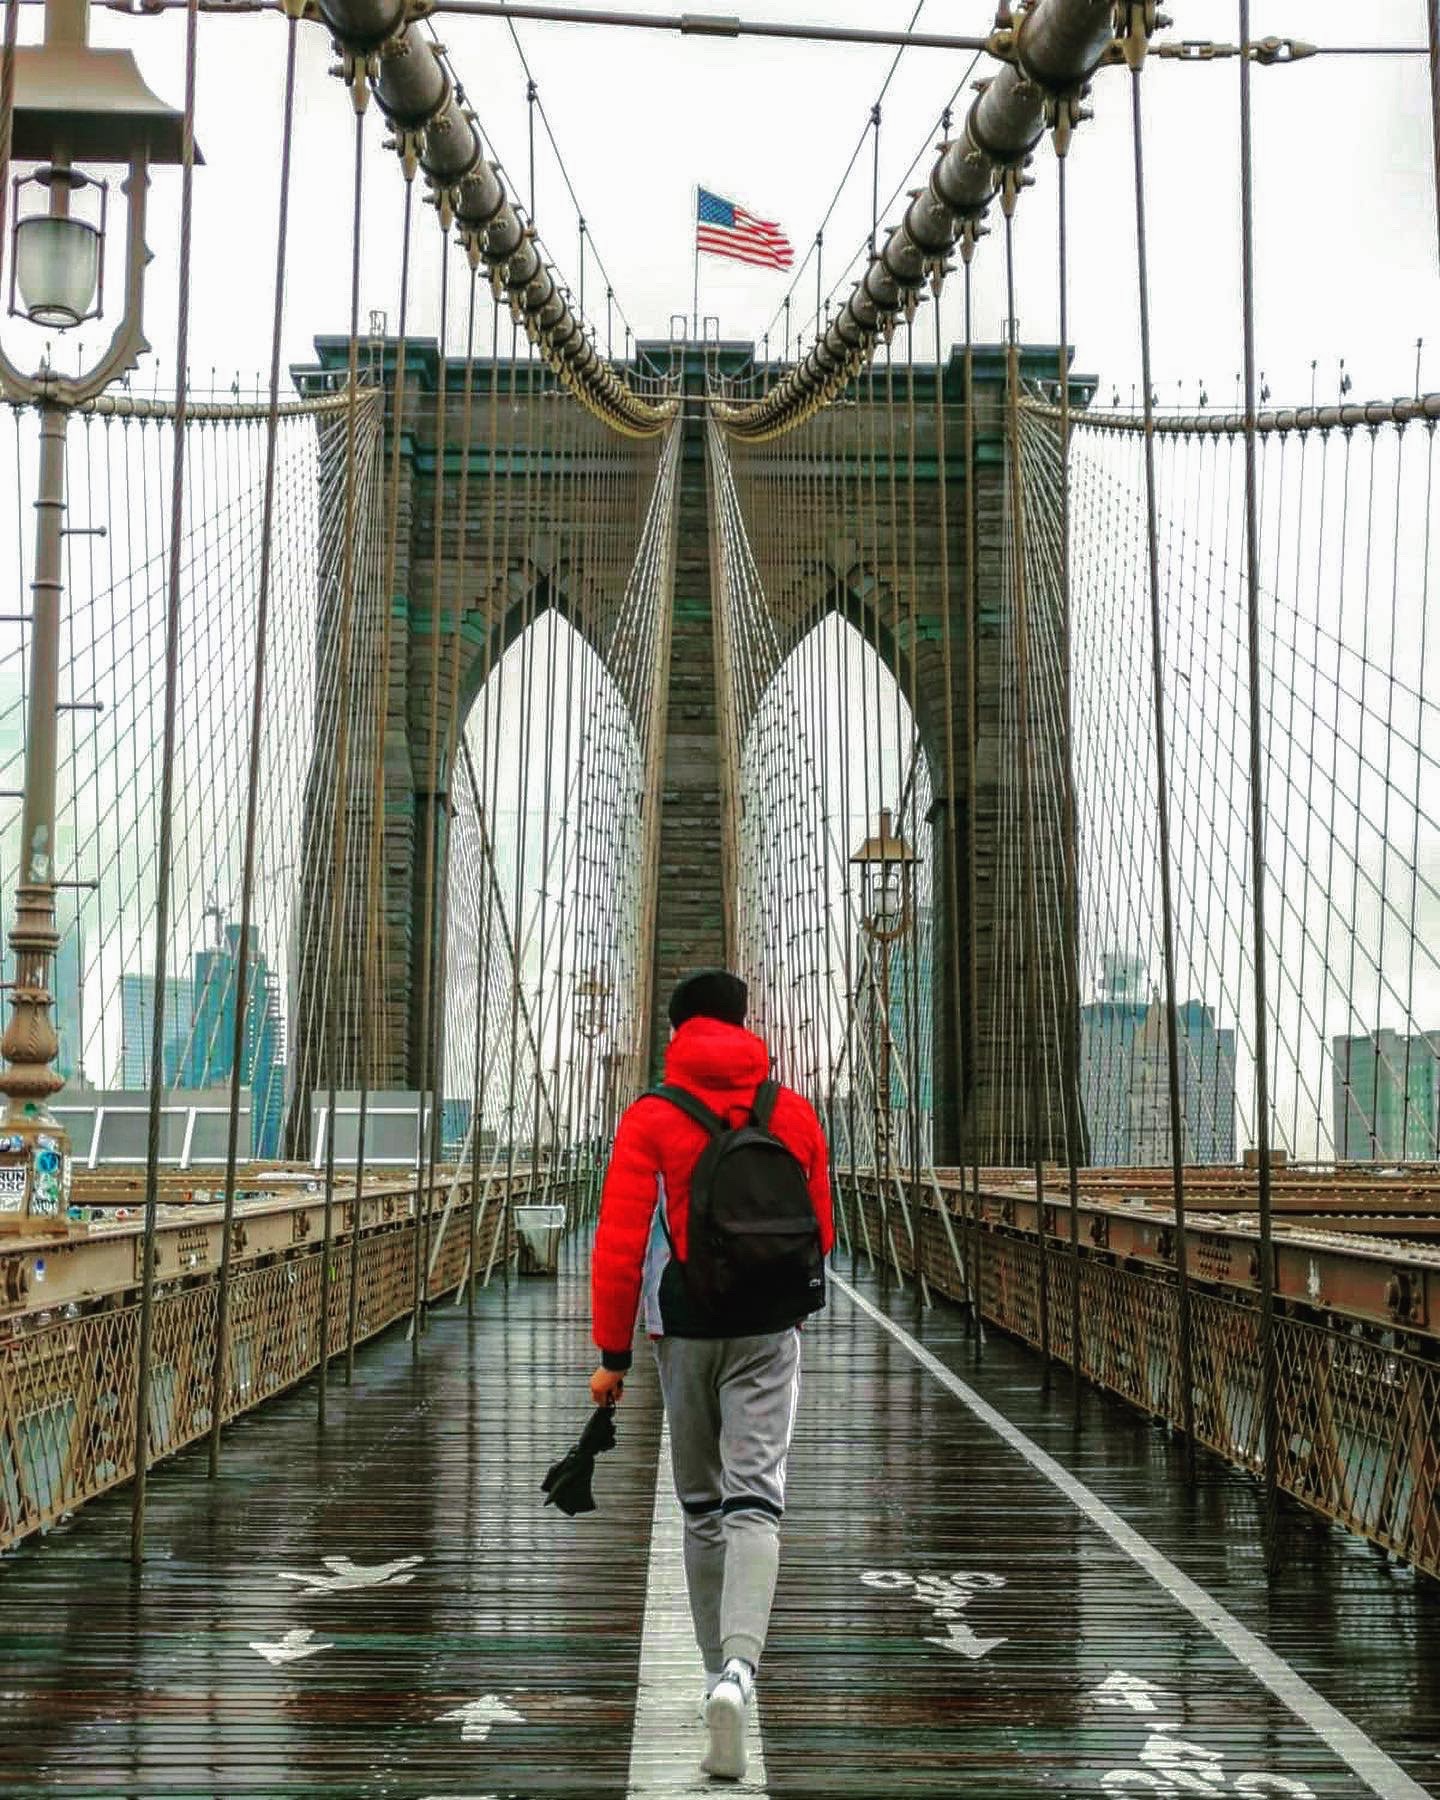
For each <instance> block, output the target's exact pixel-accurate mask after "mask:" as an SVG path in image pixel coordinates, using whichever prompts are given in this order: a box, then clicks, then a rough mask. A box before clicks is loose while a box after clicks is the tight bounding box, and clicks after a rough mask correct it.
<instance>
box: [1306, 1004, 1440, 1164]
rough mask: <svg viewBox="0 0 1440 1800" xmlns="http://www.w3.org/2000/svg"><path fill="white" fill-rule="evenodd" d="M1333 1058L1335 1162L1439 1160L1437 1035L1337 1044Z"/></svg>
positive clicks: (1387, 1034)
mask: <svg viewBox="0 0 1440 1800" xmlns="http://www.w3.org/2000/svg"><path fill="white" fill-rule="evenodd" d="M1331 1053H1332V1062H1331V1081H1332V1091H1333V1097H1334V1119H1335V1160H1336V1161H1337V1162H1405V1161H1428V1160H1431V1159H1433V1158H1435V1157H1437V1156H1440V1031H1429V1032H1424V1033H1421V1034H1420V1035H1418V1036H1415V1037H1408V1036H1406V1035H1405V1034H1404V1033H1403V1032H1399V1031H1391V1030H1383V1031H1371V1032H1364V1033H1361V1034H1360V1035H1358V1036H1355V1037H1337V1038H1335V1039H1334V1040H1333V1042H1332V1045H1331Z"/></svg>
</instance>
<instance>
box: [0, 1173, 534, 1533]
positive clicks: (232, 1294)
mask: <svg viewBox="0 0 1440 1800" xmlns="http://www.w3.org/2000/svg"><path fill="white" fill-rule="evenodd" d="M454 1180H455V1177H454V1175H453V1174H452V1172H450V1171H444V1170H441V1171H437V1180H436V1183H435V1185H434V1187H433V1188H432V1189H431V1190H430V1195H431V1198H430V1206H429V1218H428V1220H427V1219H425V1218H424V1217H422V1218H421V1219H420V1220H418V1221H417V1219H416V1205H415V1198H416V1191H415V1187H414V1184H413V1182H412V1183H403V1182H402V1183H399V1184H378V1183H377V1184H374V1185H372V1186H369V1187H367V1188H366V1190H365V1192H364V1194H363V1195H362V1197H361V1200H360V1203H359V1219H358V1230H359V1234H360V1241H359V1245H358V1257H357V1258H356V1264H355V1266H356V1297H355V1305H354V1310H353V1315H352V1313H351V1307H350V1297H349V1293H348V1284H347V1282H346V1281H345V1280H332V1281H331V1282H330V1283H329V1284H328V1307H329V1312H330V1321H329V1336H328V1343H329V1345H330V1346H331V1354H332V1357H333V1358H334V1359H336V1360H341V1361H343V1359H344V1358H345V1356H346V1354H347V1351H348V1349H349V1348H350V1346H351V1344H352V1343H362V1342H364V1341H365V1340H366V1339H369V1338H373V1337H374V1336H376V1334H377V1333H379V1332H382V1331H384V1330H385V1328H386V1327H387V1326H389V1325H393V1324H395V1323H397V1322H398V1321H399V1320H400V1319H402V1318H405V1317H408V1316H412V1312H413V1307H414V1303H415V1294H416V1292H417V1282H416V1257H417V1255H419V1256H424V1255H425V1237H426V1235H427V1231H426V1230H425V1229H421V1228H422V1227H428V1234H429V1235H430V1236H431V1242H430V1246H429V1250H430V1253H429V1256H428V1257H426V1262H427V1264H428V1270H429V1273H428V1280H427V1281H426V1283H425V1291H426V1294H427V1296H428V1298H429V1299H430V1300H432V1301H433V1300H437V1299H439V1298H441V1297H442V1296H444V1295H447V1294H454V1295H455V1296H456V1298H457V1299H458V1298H459V1297H460V1293H461V1291H462V1289H463V1286H464V1284H465V1282H466V1280H467V1277H468V1275H469V1273H470V1256H471V1247H472V1242H473V1245H474V1258H475V1262H474V1267H475V1270H476V1271H477V1272H478V1273H479V1274H480V1277H481V1279H482V1280H483V1279H484V1276H485V1274H486V1273H488V1272H489V1271H491V1270H492V1269H494V1268H495V1267H499V1266H503V1265H504V1264H505V1263H506V1262H508V1260H509V1259H510V1258H511V1257H512V1256H513V1254H514V1248H515V1241H514V1233H513V1230H512V1229H511V1228H510V1220H511V1208H510V1207H507V1206H506V1205H504V1204H503V1197H501V1196H499V1195H498V1194H497V1191H496V1190H497V1184H496V1183H495V1182H494V1181H493V1180H492V1181H489V1182H487V1183H485V1188H486V1190H488V1191H487V1192H484V1193H482V1195H481V1201H482V1205H481V1207H480V1209H479V1212H478V1214H477V1217H476V1219H475V1221H474V1225H473V1231H472V1221H471V1217H470V1213H471V1206H470V1201H471V1195H470V1190H469V1185H468V1181H467V1180H466V1179H465V1178H464V1177H463V1176H461V1177H460V1179H459V1185H458V1192H457V1193H456V1194H455V1195H454V1197H453V1203H450V1204H448V1205H447V1202H450V1201H451V1188H452V1183H453V1182H454ZM528 1191H529V1181H528V1178H524V1179H522V1180H519V1181H517V1182H516V1184H515V1187H514V1191H513V1192H512V1193H511V1195H510V1198H511V1200H512V1201H514V1200H516V1199H518V1198H521V1197H523V1195H524V1194H526V1193H528ZM547 1197H551V1198H556V1199H559V1198H563V1197H564V1196H563V1195H561V1194H559V1193H557V1191H556V1185H555V1184H554V1183H553V1181H552V1183H551V1184H550V1187H549V1189H548V1194H547ZM487 1201H488V1204H486V1202H487ZM355 1212H356V1207H355V1203H354V1201H353V1200H351V1201H349V1202H347V1203H346V1204H345V1205H344V1206H343V1207H340V1208H337V1213H343V1218H342V1219H341V1220H340V1222H339V1225H338V1228H337V1230H336V1232H335V1236H334V1241H333V1244H332V1248H331V1256H332V1258H333V1259H334V1261H335V1263H336V1264H337V1265H340V1266H344V1265H345V1264H346V1263H348V1260H349V1257H350V1242H351V1237H352V1234H353V1233H354V1231H355V1230H356V1229H357V1220H356V1217H355ZM319 1217H320V1207H319V1202H318V1199H317V1196H316V1195H315V1194H314V1193H303V1192H302V1193H285V1194H270V1195H266V1196H264V1197H263V1198H261V1199H258V1200H256V1201H254V1202H253V1203H251V1204H249V1205H247V1206H245V1207H244V1208H243V1210H241V1211H240V1212H239V1213H238V1214H237V1216H236V1219H235V1221H234V1224H233V1227H232V1232H233V1241H232V1250H233V1264H232V1273H231V1278H230V1284H229V1330H228V1333H227V1339H226V1354H225V1369H224V1379H223V1382H222V1393H223V1401H222V1405H221V1413H222V1418H223V1419H225V1420H227V1421H228V1420H230V1419H233V1418H236V1417H238V1416H239V1415H240V1414H241V1413H244V1412H248V1411H250V1410H251V1409H252V1408H254V1407H257V1406H260V1405H262V1404H264V1402H265V1401H267V1400H270V1399H273V1398H274V1397H275V1396H276V1395H278V1394H282V1393H284V1392H285V1391H286V1390H287V1389H289V1388H292V1387H293V1386H294V1385H295V1384H296V1383H297V1382H298V1381H301V1380H302V1379H304V1377H306V1376H307V1375H310V1374H312V1373H313V1372H314V1371H315V1369H316V1367H317V1365H318V1361H319V1353H320V1352H319V1347H320V1341H321V1331H320V1304H321V1294H322V1291H323V1288H324V1286H325V1284H322V1281H321V1264H322V1259H323V1249H324V1245H323V1238H322V1236H321V1233H320V1230H319ZM502 1234H503V1235H504V1238H505V1242H504V1243H503V1244H502V1243H501V1237H502ZM223 1240H224V1214H223V1211H222V1209H221V1208H220V1207H218V1206H202V1205H188V1206H173V1207H166V1208H164V1211H163V1216H162V1219H161V1222H160V1224H159V1227H158V1230H157V1233H156V1250H157V1266H156V1288H155V1298H154V1320H153V1344H154V1353H153V1360H152V1365H151V1373H150V1380H149V1435H150V1446H151V1455H150V1458H149V1466H150V1467H153V1466H154V1465H155V1464H156V1463H158V1462H161V1461H163V1460H164V1459H165V1458H167V1457H169V1456H173V1455H174V1454H175V1452H176V1451H178V1450H181V1449H183V1448H185V1446H186V1445H190V1444H195V1443H197V1442H198V1441H199V1440H200V1439H202V1438H204V1437H205V1436H206V1435H207V1434H208V1433H209V1432H210V1429H211V1405H212V1393H213V1391H214V1353H215V1342H216V1324H217V1318H218V1312H219V1308H218V1293H219V1268H220V1260H221V1251H222V1247H223ZM142 1244H143V1239H142V1233H141V1227H140V1224H139V1222H138V1221H135V1222H133V1223H130V1224H126V1225H120V1226H115V1227H110V1228H106V1229H102V1230H97V1231H95V1232H93V1233H92V1234H91V1235H89V1236H88V1237H84V1238H77V1239H76V1240H74V1241H73V1243H72V1244H71V1245H69V1246H67V1247H66V1248H64V1249H63V1250H62V1251H58V1252H57V1250H56V1247H55V1246H54V1245H53V1244H50V1243H44V1242H39V1241H37V1242H32V1243H28V1244H26V1243H21V1244H17V1245H16V1246H15V1247H14V1248H13V1249H11V1248H8V1247H7V1249H6V1251H5V1253H4V1255H3V1256H0V1549H5V1548H7V1547H9V1546H10V1545H13V1544H15V1543H16V1542H18V1541H19V1540H20V1539H22V1538H24V1537H27V1536H29V1535H30V1534H31V1533H33V1532H36V1531H42V1530H45V1529H46V1528H48V1527H49V1526H52V1525H54V1524H55V1523H56V1522H57V1521H58V1520H59V1519H61V1518H63V1517H64V1516H65V1515H66V1514H68V1513H71V1512H74V1511H75V1510H76V1509H77V1508H78V1507H80V1506H82V1505H84V1504H85V1503H86V1502H87V1501H89V1500H93V1499H95V1498H96V1496H97V1495H100V1494H103V1493H105V1492H106V1491H107V1490H109V1489H111V1488H114V1487H117V1486H119V1485H120V1484H122V1483H123V1482H126V1481H128V1480H129V1479H130V1478H131V1477H132V1476H133V1475H134V1473H135V1437H136V1418H137V1411H138V1409H137V1406H136V1400H137V1392H136V1380H137V1370H138V1366H139V1322H140V1300H139V1292H140V1274H139V1270H140V1260H141V1253H142ZM352 1318H353V1324H352ZM352 1332H353V1337H352Z"/></svg>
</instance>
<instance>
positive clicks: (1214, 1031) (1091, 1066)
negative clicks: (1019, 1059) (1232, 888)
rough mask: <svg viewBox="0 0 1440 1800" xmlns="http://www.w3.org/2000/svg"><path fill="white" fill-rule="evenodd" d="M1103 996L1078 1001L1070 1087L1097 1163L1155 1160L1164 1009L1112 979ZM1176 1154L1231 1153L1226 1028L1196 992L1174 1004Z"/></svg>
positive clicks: (1213, 1156) (1161, 1136)
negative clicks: (1110, 991)
mask: <svg viewBox="0 0 1440 1800" xmlns="http://www.w3.org/2000/svg"><path fill="white" fill-rule="evenodd" d="M1116 985H1117V988H1119V990H1120V991H1119V992H1118V993H1117V995H1116V997H1115V998H1113V999H1111V998H1107V999H1104V1000H1097V1001H1092V1002H1091V1003H1090V1004H1089V1005H1087V1006H1082V1007H1081V1008H1080V1094H1081V1104H1082V1105H1083V1106H1084V1108H1085V1117H1086V1122H1087V1124H1088V1125H1089V1128H1090V1157H1091V1161H1092V1162H1093V1163H1095V1164H1096V1165H1098V1166H1100V1167H1109V1168H1125V1167H1136V1168H1144V1167H1147V1166H1150V1165H1157V1164H1158V1165H1163V1164H1165V1163H1168V1162H1169V1161H1170V1160H1171V1152H1170V1055H1169V1045H1168V1034H1167V1032H1166V1029H1165V1008H1164V1005H1163V1004H1162V1003H1161V1002H1160V1001H1159V1000H1158V999H1152V1000H1149V1001H1146V1000H1142V999H1140V998H1138V997H1132V996H1131V995H1130V993H1129V992H1128V991H1127V990H1128V986H1129V983H1128V982H1124V983H1122V982H1117V984H1116ZM1176 1025H1177V1048H1178V1051H1179V1073H1180V1120H1181V1133H1182V1143H1181V1155H1182V1156H1183V1158H1184V1160H1185V1161H1186V1162H1192V1163H1227V1162H1234V1161H1235V1032H1234V1029H1233V1027H1229V1026H1226V1027H1221V1026H1217V1025H1216V1023H1215V1015H1214V1013H1213V1012H1212V1010H1211V1009H1210V1008H1209V1007H1208V1006H1206V1005H1204V1004H1203V1003H1202V1002H1201V1001H1199V1000H1187V1001H1185V1002H1183V1004H1182V1005H1180V1006H1179V1007H1177V1009H1176Z"/></svg>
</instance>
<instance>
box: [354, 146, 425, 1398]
mask: <svg viewBox="0 0 1440 1800" xmlns="http://www.w3.org/2000/svg"><path fill="white" fill-rule="evenodd" d="M403 166H404V165H403V164H402V167H403ZM414 211H415V179H414V175H413V172H412V173H407V175H406V177H405V201H404V207H403V211H402V223H401V227H400V313H399V317H398V319H397V320H396V339H395V392H394V398H393V400H392V402H391V408H390V487H389V492H388V493H387V495H386V497H385V562H384V572H383V576H382V586H381V594H380V603H381V605H382V607H383V608H384V612H383V615H382V620H383V622H382V624H381V629H380V672H379V679H378V680H377V681H376V684H375V721H374V727H373V729H374V733H375V736H374V741H373V743H372V744H371V747H370V846H369V850H370V856H369V871H368V875H367V880H366V889H367V895H368V898H367V902H366V915H367V918H366V932H365V952H364V955H365V963H364V971H363V975H362V982H363V999H362V1001H361V1007H360V1010H361V1012H362V1014H363V1015H364V1017H363V1018H362V1020H361V1027H360V1116H359V1118H358V1120H357V1121H356V1134H355V1201H354V1209H353V1216H352V1222H351V1229H350V1269H349V1289H350V1291H349V1295H348V1299H347V1304H346V1309H345V1317H346V1323H345V1380H346V1382H347V1383H349V1382H352V1381H353V1380H354V1379H355V1336H356V1332H357V1331H358V1329H359V1322H360V1223H361V1220H360V1196H361V1194H362V1192H363V1191H364V1186H365V1151H366V1144H367V1127H368V1124H369V1111H370V1089H371V1087H372V1086H373V1084H374V1082H375V1077H376V1069H377V1064H378V1065H379V1067H380V1076H381V1082H382V1085H388V1084H389V1078H388V1069H387V1064H388V1061H390V1060H393V1058H391V1059H387V1058H384V1057H382V1056H380V1055H377V1050H378V1048H379V1047H380V1045H381V1043H382V1041H383V1040H382V1038H381V1033H382V1030H383V1031H384V1032H385V1034H386V1038H387V1039H388V1035H389V1025H388V1021H389V1019H390V1007H389V1000H390V996H389V995H388V994H387V993H385V992H384V985H385V984H384V980H383V959H382V956H381V946H382V944H383V942H384V938H385V929H386V906H385V900H386V895H385V880H384V867H385V864H384V850H385V786H386V783H385V733H386V725H387V722H388V719H389V713H390V658H391V656H392V654H393V651H394V642H395V570H396V564H397V560H398V554H399V531H400V444H401V437H402V431H403V427H404V422H405V353H406V343H407V325H408V320H409V314H410V229H411V223H412V220H413V216H414Z"/></svg>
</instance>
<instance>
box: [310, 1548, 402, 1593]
mask: <svg viewBox="0 0 1440 1800" xmlns="http://www.w3.org/2000/svg"><path fill="white" fill-rule="evenodd" d="M424 1560H425V1558H424V1557H423V1556H402V1557H399V1558H397V1560H396V1561H395V1562H388V1563H372V1564H371V1565H370V1567H369V1568H363V1567H362V1566H361V1565H360V1564H359V1563H357V1562H352V1561H351V1559H350V1558H349V1557H348V1556H322V1557H321V1558H320V1561H321V1564H322V1566H323V1567H325V1568H327V1569H328V1570H329V1571H330V1573H329V1574H328V1575H301V1574H297V1573H296V1571H295V1570H294V1569H282V1570H281V1571H280V1573H279V1576H278V1577H277V1579H278V1580H280V1581H295V1582H298V1583H299V1584H300V1586H301V1587H303V1588H304V1589H305V1590H306V1592H307V1593H308V1594H343V1593H348V1592H350V1591H351V1590H352V1589H354V1588H372V1587H404V1586H405V1584H406V1583H407V1582H410V1581H413V1580H414V1579H415V1577H414V1576H413V1575H408V1574H406V1573H404V1571H405V1570H407V1569H414V1568H415V1567H416V1566H417V1565H418V1564H420V1563H422V1562H424Z"/></svg>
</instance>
